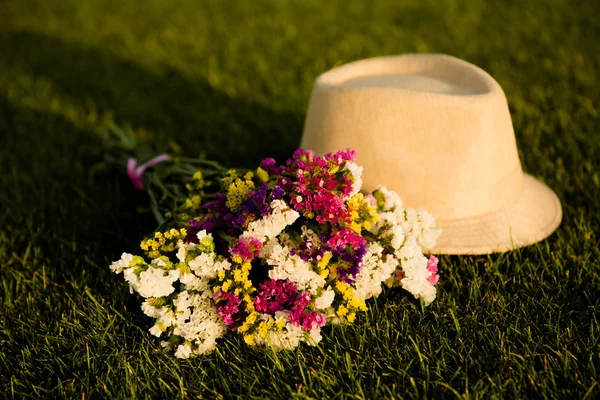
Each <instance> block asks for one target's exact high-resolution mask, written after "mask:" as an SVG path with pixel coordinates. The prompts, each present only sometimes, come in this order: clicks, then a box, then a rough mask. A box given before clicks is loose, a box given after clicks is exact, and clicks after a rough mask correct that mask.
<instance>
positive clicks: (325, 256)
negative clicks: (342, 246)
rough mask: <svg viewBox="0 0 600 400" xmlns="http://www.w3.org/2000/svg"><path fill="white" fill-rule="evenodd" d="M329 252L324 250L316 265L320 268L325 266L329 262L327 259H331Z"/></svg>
mask: <svg viewBox="0 0 600 400" xmlns="http://www.w3.org/2000/svg"><path fill="white" fill-rule="evenodd" d="M331 256H332V254H331V252H329V251H326V252H325V254H323V257H321V259H320V260H319V262H318V263H317V266H318V267H319V268H320V269H323V268H325V267H326V266H327V264H329V261H330V260H331Z"/></svg>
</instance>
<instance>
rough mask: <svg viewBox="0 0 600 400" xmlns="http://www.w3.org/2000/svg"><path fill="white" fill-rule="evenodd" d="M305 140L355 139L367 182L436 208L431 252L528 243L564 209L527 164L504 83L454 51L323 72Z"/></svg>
mask: <svg viewBox="0 0 600 400" xmlns="http://www.w3.org/2000/svg"><path fill="white" fill-rule="evenodd" d="M302 147H304V148H307V149H312V150H314V151H315V152H316V153H317V154H324V153H327V152H332V151H337V150H339V149H344V148H347V147H351V148H354V149H355V150H356V151H357V155H358V163H359V164H361V165H363V166H364V174H363V180H364V186H363V187H364V189H365V190H369V191H371V190H374V189H376V187H377V186H379V185H383V186H386V187H388V188H389V189H392V190H395V191H396V192H398V193H399V194H400V196H401V197H402V199H403V200H404V203H405V204H406V206H408V207H414V208H423V209H425V210H427V211H429V212H431V213H432V214H433V215H434V216H435V217H436V219H437V221H438V226H439V227H441V228H442V229H443V233H442V235H441V236H440V238H439V240H438V243H437V245H436V247H435V248H434V249H432V252H435V253H442V254H487V253H493V252H502V251H506V250H510V249H514V248H517V247H521V246H526V245H529V244H532V243H535V242H538V241H540V240H542V239H544V238H546V237H547V236H549V235H550V234H551V233H552V232H553V231H554V230H555V229H556V228H557V227H558V225H559V224H560V221H561V218H562V210H561V206H560V201H559V200H558V198H557V197H556V195H555V194H554V192H553V191H552V190H551V189H550V188H548V187H547V186H546V185H544V184H543V183H541V182H540V181H538V180H536V179H535V178H534V177H532V176H531V175H528V174H525V173H523V171H522V169H521V162H520V161H519V156H518V153H517V144H516V141H515V134H514V131H513V126H512V121H511V119H510V113H509V111H508V105H507V103H506V97H505V96H504V92H503V91H502V88H501V87H500V85H499V84H498V83H497V82H496V81H495V80H494V79H493V78H492V77H491V76H490V75H488V74H487V73H486V72H485V71H483V70H482V69H480V68H478V67H476V66H474V65H472V64H469V63H468V62H466V61H462V60H460V59H457V58H455V57H451V56H446V55H437V54H431V55H429V54H423V55H413V54H410V55H403V56H397V57H381V58H372V59H367V60H361V61H356V62H353V63H350V64H346V65H343V66H341V67H337V68H334V69H332V70H331V71H328V72H326V73H324V74H322V75H321V76H319V77H318V79H317V81H316V84H315V87H314V90H313V94H312V97H311V99H310V105H309V108H308V114H307V116H306V124H305V127H304V134H303V138H302Z"/></svg>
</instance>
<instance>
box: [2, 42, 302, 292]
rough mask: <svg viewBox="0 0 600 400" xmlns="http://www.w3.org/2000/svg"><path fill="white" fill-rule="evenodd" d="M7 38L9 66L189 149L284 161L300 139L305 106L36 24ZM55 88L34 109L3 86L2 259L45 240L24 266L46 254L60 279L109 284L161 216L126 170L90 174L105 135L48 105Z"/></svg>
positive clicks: (227, 158) (231, 158)
mask: <svg viewBox="0 0 600 400" xmlns="http://www.w3.org/2000/svg"><path fill="white" fill-rule="evenodd" d="M0 48H2V49H3V50H2V52H1V54H0V66H3V65H4V66H5V67H8V68H9V69H12V70H17V71H21V72H22V73H23V74H24V75H25V76H29V77H31V78H32V79H39V78H43V79H46V80H49V81H50V82H51V83H52V86H53V88H55V91H57V92H59V93H60V95H61V96H64V97H66V98H67V99H71V100H72V101H74V102H76V103H79V104H80V105H81V107H82V108H83V109H86V107H90V108H93V109H94V111H96V112H98V114H100V115H105V114H112V117H113V119H114V120H115V121H116V122H117V123H118V124H124V123H127V124H131V125H132V126H133V127H135V128H143V129H145V130H146V131H148V132H151V133H156V136H155V137H152V139H151V140H152V142H153V143H156V147H157V148H160V146H161V145H164V146H166V144H167V142H168V141H171V140H173V141H175V142H176V143H177V144H179V145H180V146H182V147H183V148H184V152H185V153H186V154H187V155H189V156H195V155H198V154H199V153H200V152H204V153H205V155H206V156H207V157H208V158H212V159H216V160H217V161H219V162H222V163H224V164H225V165H231V166H246V165H248V166H252V165H256V163H258V161H259V160H260V159H262V158H264V157H267V156H273V157H275V158H277V159H279V160H284V159H286V158H287V157H289V155H290V154H291V153H292V152H293V150H294V149H295V147H296V146H297V145H298V143H299V139H300V131H301V125H302V117H303V116H302V115H294V114H290V113H279V112H275V111H273V110H270V109H268V108H266V107H264V106H262V105H260V104H257V103H255V102H252V101H249V100H243V99H237V98H232V97H230V96H228V95H226V94H224V93H222V92H220V91H218V90H215V89H213V88H212V87H210V86H209V85H208V84H207V83H206V82H201V81H196V80H194V81H192V80H188V79H186V78H185V77H184V76H183V75H181V74H180V73H179V72H177V71H175V70H173V69H169V68H165V69H164V73H162V74H158V73H154V72H151V71H149V70H147V69H145V68H143V67H141V66H140V65H138V64H136V63H134V62H131V61H128V60H125V59H122V58H119V57H118V56H115V55H114V54H112V53H110V52H107V51H104V50H99V49H90V48H84V47H81V46H79V45H77V44H74V43H69V42H66V41H64V40H61V39H59V38H56V37H49V36H45V35H42V34H38V33H34V32H28V31H18V32H8V33H2V34H0ZM33 95H39V94H38V93H33ZM40 96H42V95H40ZM52 96H55V94H54V93H53V94H52V95H51V96H50V97H49V98H48V99H46V98H43V99H42V100H43V101H44V103H42V104H40V105H38V106H36V107H35V109H34V108H32V107H31V105H29V104H26V103H21V102H20V101H19V100H20V99H19V98H15V97H14V96H13V97H12V98H10V100H9V99H8V97H7V95H6V94H5V93H2V92H0V146H1V148H0V166H2V170H3V171H4V172H3V176H2V177H0V210H2V211H1V212H0V223H1V224H2V226H3V227H4V228H3V229H4V231H5V232H7V235H6V238H8V239H7V240H6V241H5V240H4V239H5V238H2V241H3V242H4V243H0V253H2V252H4V254H0V258H3V259H4V260H3V262H9V261H10V260H12V259H13V258H14V257H15V256H14V255H15V254H16V255H17V256H18V257H20V258H23V255H24V254H27V253H28V252H29V249H34V248H38V249H39V253H40V261H39V262H38V263H33V264H31V265H29V266H28V267H27V268H30V269H32V270H38V269H39V268H41V267H40V265H42V264H45V265H46V268H47V269H48V268H51V269H52V270H54V271H53V272H54V274H55V276H56V278H57V279H59V280H63V279H68V280H71V279H75V280H78V279H80V277H81V275H80V274H81V273H83V271H85V270H87V271H88V272H87V274H90V273H91V275H92V277H91V278H90V280H88V279H86V280H85V282H86V284H87V285H90V286H95V285H96V284H97V285H99V286H102V280H103V279H105V277H106V275H105V273H106V274H108V272H107V268H106V266H105V264H106V259H107V258H108V259H109V260H110V259H111V258H112V257H115V256H116V257H117V258H118V254H120V252H121V251H134V250H135V248H136V245H137V242H138V241H139V239H140V238H141V236H143V235H144V234H147V233H149V232H151V230H152V229H154V226H153V225H154V220H153V218H152V217H151V215H150V214H146V215H145V216H144V214H139V213H138V209H139V208H140V207H146V206H147V204H148V199H147V198H146V197H145V195H144V194H141V193H138V192H135V191H134V190H133V189H132V188H131V186H130V184H129V182H128V181H127V180H126V178H124V177H123V176H122V175H119V174H117V173H115V172H108V173H103V174H101V175H99V176H96V177H94V178H91V177H90V173H89V171H90V168H91V167H92V166H93V165H94V164H95V163H96V162H98V161H99V160H100V159H101V158H102V148H103V146H102V143H100V141H99V138H98V135H96V134H95V132H93V128H92V127H86V126H85V124H82V125H81V126H80V124H77V123H75V122H73V121H71V120H70V119H68V118H67V117H65V116H63V114H62V112H61V111H58V112H57V111H56V110H55V111H51V110H50V104H51V103H52V101H53V98H52ZM42 97H43V96H42ZM90 104H92V106H90ZM40 110H41V111H40ZM44 110H47V111H44ZM1 248H4V249H5V250H6V251H2V249H1ZM15 260H16V259H15ZM13 261H14V260H13ZM15 262H16V261H15ZM93 265H95V266H93ZM105 268H106V271H104V269H105ZM100 269H102V271H100ZM54 274H53V275H54ZM103 277H104V278H103Z"/></svg>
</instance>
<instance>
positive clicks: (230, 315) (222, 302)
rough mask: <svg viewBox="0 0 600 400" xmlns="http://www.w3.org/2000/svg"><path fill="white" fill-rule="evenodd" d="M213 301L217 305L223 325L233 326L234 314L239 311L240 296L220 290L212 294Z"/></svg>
mask: <svg viewBox="0 0 600 400" xmlns="http://www.w3.org/2000/svg"><path fill="white" fill-rule="evenodd" d="M213 301H214V302H215V306H216V307H217V310H218V314H219V317H221V318H222V319H223V322H224V323H225V325H227V326H228V327H229V328H233V327H234V325H235V322H236V321H235V320H236V318H235V317H236V314H237V313H239V311H240V303H241V300H240V298H239V297H238V296H237V295H236V294H234V293H229V292H222V291H221V292H217V293H215V294H214V295H213Z"/></svg>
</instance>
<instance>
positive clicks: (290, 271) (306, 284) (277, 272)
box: [266, 244, 326, 295]
mask: <svg viewBox="0 0 600 400" xmlns="http://www.w3.org/2000/svg"><path fill="white" fill-rule="evenodd" d="M266 262H267V264H269V265H271V266H273V269H271V270H270V271H269V278H271V279H278V280H285V279H289V280H290V281H292V282H294V283H295V284H296V287H297V288H298V290H306V291H308V292H309V293H310V294H312V295H316V294H317V291H318V289H319V288H322V287H323V286H325V283H326V281H325V278H323V277H322V276H321V275H319V274H317V273H316V272H315V271H314V270H313V268H312V266H311V264H309V263H308V262H306V261H304V260H303V259H301V258H300V257H298V256H297V255H294V256H292V255H291V254H290V249H289V248H288V247H287V246H286V247H282V246H281V245H280V244H275V245H273V247H272V250H271V254H269V255H268V256H267V258H266Z"/></svg>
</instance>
